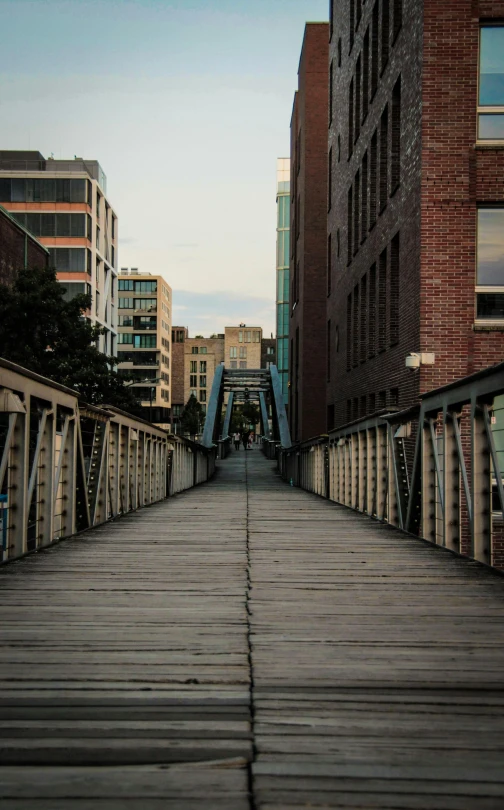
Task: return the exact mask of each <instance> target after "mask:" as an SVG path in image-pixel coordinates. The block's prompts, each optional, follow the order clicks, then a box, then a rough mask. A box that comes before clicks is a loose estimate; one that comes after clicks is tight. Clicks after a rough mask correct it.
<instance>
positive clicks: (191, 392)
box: [189, 388, 198, 399]
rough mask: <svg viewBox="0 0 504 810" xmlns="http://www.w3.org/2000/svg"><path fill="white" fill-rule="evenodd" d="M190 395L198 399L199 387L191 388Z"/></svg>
mask: <svg viewBox="0 0 504 810" xmlns="http://www.w3.org/2000/svg"><path fill="white" fill-rule="evenodd" d="M189 396H190V397H194V398H195V399H198V389H197V388H191V389H190V391H189Z"/></svg>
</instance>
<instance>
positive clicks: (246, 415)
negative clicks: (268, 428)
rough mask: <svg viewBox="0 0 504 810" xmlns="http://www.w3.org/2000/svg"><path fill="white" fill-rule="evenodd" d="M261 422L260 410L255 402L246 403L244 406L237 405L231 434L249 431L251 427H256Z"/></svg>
mask: <svg viewBox="0 0 504 810" xmlns="http://www.w3.org/2000/svg"><path fill="white" fill-rule="evenodd" d="M259 421H260V413H259V408H258V406H257V405H256V404H255V403H254V402H244V403H243V405H236V406H235V407H234V408H233V414H232V416H231V426H230V431H231V433H235V432H236V431H239V432H242V431H243V430H248V429H249V427H250V425H253V426H254V428H255V426H256V425H257V424H258V423H259Z"/></svg>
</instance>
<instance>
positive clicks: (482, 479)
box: [471, 399, 492, 564]
mask: <svg viewBox="0 0 504 810" xmlns="http://www.w3.org/2000/svg"><path fill="white" fill-rule="evenodd" d="M471 501H472V521H471V552H472V556H473V557H474V559H475V560H479V561H480V562H484V563H487V564H490V562H491V537H492V486H491V465H490V447H489V444H488V437H487V433H486V426H485V416H484V412H483V408H482V406H481V405H480V404H479V402H478V401H477V400H476V399H473V401H472V402H471Z"/></svg>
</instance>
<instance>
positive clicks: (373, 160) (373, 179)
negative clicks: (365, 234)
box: [369, 129, 378, 230]
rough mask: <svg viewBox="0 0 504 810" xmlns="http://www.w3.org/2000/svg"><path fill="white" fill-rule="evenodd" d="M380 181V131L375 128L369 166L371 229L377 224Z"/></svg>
mask: <svg viewBox="0 0 504 810" xmlns="http://www.w3.org/2000/svg"><path fill="white" fill-rule="evenodd" d="M377 182H378V133H377V131H376V129H375V131H374V132H373V137H372V138H371V155H370V167H369V230H371V229H372V228H373V227H374V225H375V224H376V204H377V196H376V184H377Z"/></svg>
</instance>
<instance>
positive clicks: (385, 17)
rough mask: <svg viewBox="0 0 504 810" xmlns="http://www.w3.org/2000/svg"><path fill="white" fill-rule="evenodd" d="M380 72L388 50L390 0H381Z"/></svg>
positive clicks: (385, 64) (383, 68) (383, 66)
mask: <svg viewBox="0 0 504 810" xmlns="http://www.w3.org/2000/svg"><path fill="white" fill-rule="evenodd" d="M381 6H382V9H381V11H382V18H381V71H380V72H381V73H383V71H384V70H385V67H386V66H387V62H388V58H389V50H390V0H381Z"/></svg>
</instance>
